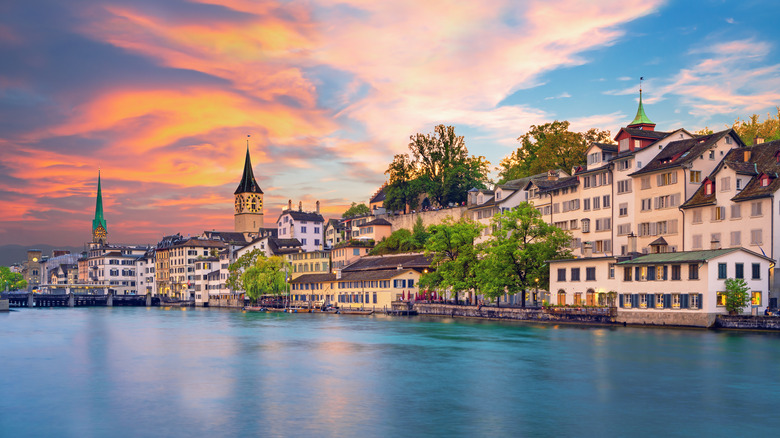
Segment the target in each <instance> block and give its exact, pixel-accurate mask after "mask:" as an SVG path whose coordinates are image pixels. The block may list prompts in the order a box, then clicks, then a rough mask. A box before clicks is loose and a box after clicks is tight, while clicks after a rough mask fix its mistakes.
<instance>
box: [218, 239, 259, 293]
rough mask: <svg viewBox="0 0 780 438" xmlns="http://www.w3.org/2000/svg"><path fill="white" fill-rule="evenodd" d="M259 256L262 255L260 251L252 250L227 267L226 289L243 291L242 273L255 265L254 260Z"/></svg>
mask: <svg viewBox="0 0 780 438" xmlns="http://www.w3.org/2000/svg"><path fill="white" fill-rule="evenodd" d="M261 255H264V254H263V252H262V251H260V250H259V249H253V250H252V251H249V252H247V253H244V254H243V255H242V256H241V257H239V258H238V259H236V261H235V262H233V263H231V264H230V266H228V271H229V272H230V273H229V274H228V278H227V281H226V282H225V283H226V284H227V287H229V288H230V289H231V290H234V291H236V290H245V289H244V285H243V284H242V280H241V276H242V275H243V274H244V271H246V270H247V269H248V268H249V267H250V266H252V265H254V264H255V260H257V258H258V257H259V256H261Z"/></svg>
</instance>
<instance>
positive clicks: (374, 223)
mask: <svg viewBox="0 0 780 438" xmlns="http://www.w3.org/2000/svg"><path fill="white" fill-rule="evenodd" d="M383 225H384V226H392V225H393V224H391V223H390V222H388V221H386V220H385V219H381V218H380V219H374V220H372V221H371V222H366V223H364V224H361V225H358V228H363V227H371V226H383Z"/></svg>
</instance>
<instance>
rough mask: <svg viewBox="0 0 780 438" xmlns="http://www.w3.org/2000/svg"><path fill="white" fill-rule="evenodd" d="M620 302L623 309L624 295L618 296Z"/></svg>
mask: <svg viewBox="0 0 780 438" xmlns="http://www.w3.org/2000/svg"><path fill="white" fill-rule="evenodd" d="M618 301H619V305H620V307H623V294H620V295H618Z"/></svg>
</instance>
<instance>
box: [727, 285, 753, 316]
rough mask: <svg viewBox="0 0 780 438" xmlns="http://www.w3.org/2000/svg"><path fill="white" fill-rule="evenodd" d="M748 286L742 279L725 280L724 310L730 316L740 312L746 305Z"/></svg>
mask: <svg viewBox="0 0 780 438" xmlns="http://www.w3.org/2000/svg"><path fill="white" fill-rule="evenodd" d="M748 298H749V295H748V286H747V282H746V281H745V280H744V279H742V278H729V279H727V280H726V310H728V312H729V313H730V314H736V313H740V312H742V309H744V308H745V306H747V305H748Z"/></svg>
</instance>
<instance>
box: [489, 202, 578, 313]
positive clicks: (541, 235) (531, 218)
mask: <svg viewBox="0 0 780 438" xmlns="http://www.w3.org/2000/svg"><path fill="white" fill-rule="evenodd" d="M492 224H493V229H494V230H495V231H494V232H493V236H492V238H491V239H490V240H488V241H487V242H485V244H484V246H483V250H482V259H481V260H480V264H479V267H478V270H477V280H478V284H479V289H480V290H481V292H482V293H483V294H484V295H485V296H486V297H488V298H496V299H497V298H499V297H500V296H502V295H503V294H504V293H506V292H508V293H510V294H515V293H519V292H520V293H522V295H521V300H522V305H523V307H525V295H526V291H527V290H529V289H531V288H534V287H538V288H541V289H544V290H546V289H548V288H549V284H550V272H549V267H548V264H547V263H546V260H554V259H560V258H568V257H571V250H569V249H568V247H567V246H568V244H569V242H570V240H571V237H570V236H569V234H568V233H567V232H565V231H563V230H561V229H560V228H557V227H555V226H553V225H549V224H547V223H546V222H545V221H544V220H543V219H542V218H541V214H540V213H539V212H538V211H537V210H536V209H535V208H534V207H533V205H531V204H529V203H527V202H524V203H522V204H520V205H518V206H517V207H515V208H513V209H512V210H508V211H504V212H502V213H499V214H496V215H495V216H494V217H493V220H492ZM537 279H538V281H536V280H537Z"/></svg>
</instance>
